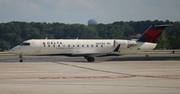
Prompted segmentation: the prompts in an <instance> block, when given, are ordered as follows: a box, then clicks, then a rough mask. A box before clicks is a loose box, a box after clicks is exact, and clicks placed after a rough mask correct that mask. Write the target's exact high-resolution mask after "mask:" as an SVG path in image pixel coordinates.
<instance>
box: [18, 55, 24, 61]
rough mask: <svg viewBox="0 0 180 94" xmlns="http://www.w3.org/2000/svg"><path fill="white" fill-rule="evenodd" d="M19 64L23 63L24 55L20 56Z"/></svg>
mask: <svg viewBox="0 0 180 94" xmlns="http://www.w3.org/2000/svg"><path fill="white" fill-rule="evenodd" d="M19 62H21V63H22V62H23V57H22V55H19Z"/></svg>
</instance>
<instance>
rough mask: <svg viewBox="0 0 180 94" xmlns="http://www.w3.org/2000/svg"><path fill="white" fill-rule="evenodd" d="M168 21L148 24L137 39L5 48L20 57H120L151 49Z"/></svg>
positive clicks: (41, 42) (41, 41) (63, 41)
mask: <svg viewBox="0 0 180 94" xmlns="http://www.w3.org/2000/svg"><path fill="white" fill-rule="evenodd" d="M168 26H172V25H170V24H164V25H158V24H153V25H151V26H150V27H149V28H148V29H147V30H146V31H145V32H144V33H143V34H142V35H141V36H140V37H139V39H137V40H121V39H30V40H26V41H24V42H22V43H21V44H20V45H18V46H15V47H14V48H12V49H10V50H9V53H12V54H18V55H19V58H20V59H19V61H20V62H23V57H22V56H28V55H29V56H58V55H63V56H72V57H75V56H82V57H84V58H85V59H87V61H88V62H94V60H95V57H103V56H120V55H122V54H134V53H137V52H140V51H147V50H153V49H154V48H155V47H156V45H157V41H158V39H159V38H160V35H161V34H162V32H163V31H164V29H165V27H168Z"/></svg>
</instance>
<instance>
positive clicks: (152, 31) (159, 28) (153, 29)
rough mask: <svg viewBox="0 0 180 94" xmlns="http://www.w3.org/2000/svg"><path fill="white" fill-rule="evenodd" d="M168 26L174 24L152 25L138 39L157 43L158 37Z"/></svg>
mask: <svg viewBox="0 0 180 94" xmlns="http://www.w3.org/2000/svg"><path fill="white" fill-rule="evenodd" d="M168 26H172V25H155V24H154V25H151V26H150V27H149V28H148V29H147V30H146V31H145V32H144V33H143V34H142V36H141V37H140V38H139V39H138V40H137V41H140V42H150V43H157V41H158V39H159V38H160V35H161V34H162V32H163V31H164V29H165V28H166V27H168Z"/></svg>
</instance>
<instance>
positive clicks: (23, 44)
mask: <svg viewBox="0 0 180 94" xmlns="http://www.w3.org/2000/svg"><path fill="white" fill-rule="evenodd" d="M21 46H30V43H25V42H24V43H22V44H21Z"/></svg>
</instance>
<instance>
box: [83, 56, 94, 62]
mask: <svg viewBox="0 0 180 94" xmlns="http://www.w3.org/2000/svg"><path fill="white" fill-rule="evenodd" d="M84 58H85V59H87V61H88V62H94V60H95V59H94V57H89V56H85V57H84Z"/></svg>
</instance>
